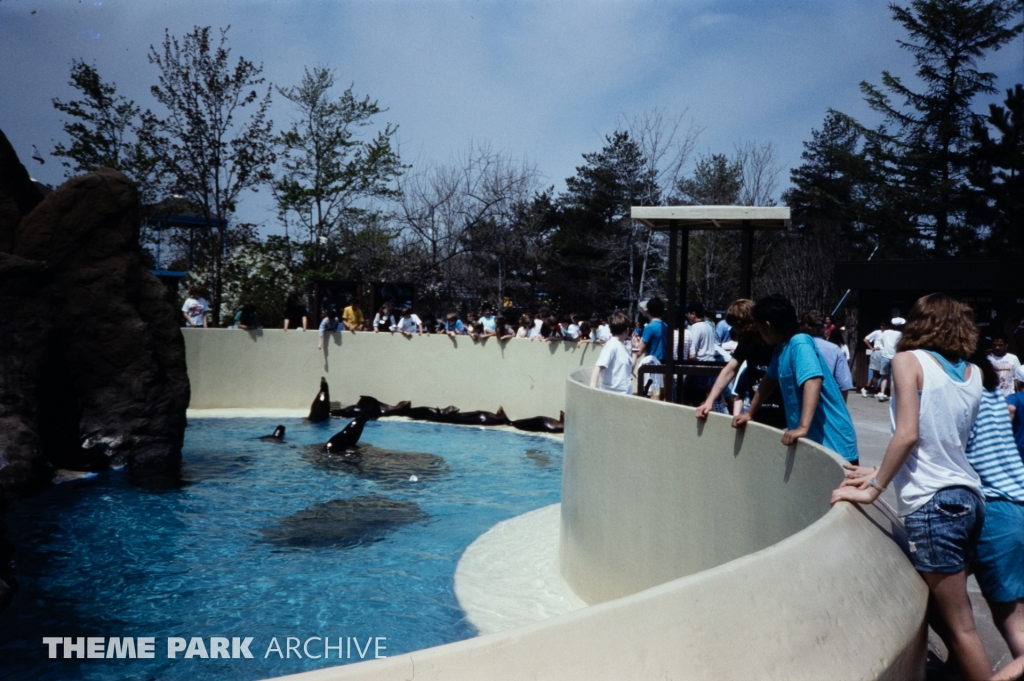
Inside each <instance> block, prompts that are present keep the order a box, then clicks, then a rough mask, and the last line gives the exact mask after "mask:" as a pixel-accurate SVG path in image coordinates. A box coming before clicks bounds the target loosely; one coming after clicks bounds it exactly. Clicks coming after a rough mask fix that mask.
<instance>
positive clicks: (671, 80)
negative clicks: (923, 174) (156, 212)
mask: <svg viewBox="0 0 1024 681" xmlns="http://www.w3.org/2000/svg"><path fill="white" fill-rule="evenodd" d="M207 25H208V26H213V27H224V26H228V25H230V27H231V28H230V31H229V32H228V38H229V45H230V47H231V50H232V57H233V59H236V58H237V57H239V56H244V57H245V58H247V59H249V60H251V61H254V62H256V63H262V65H263V69H264V72H263V73H264V76H265V77H266V78H267V80H268V81H269V82H271V83H273V84H275V85H280V86H285V87H287V86H290V85H294V84H297V83H298V82H299V80H300V79H301V77H302V73H303V68H304V67H314V66H327V67H330V68H332V69H334V70H335V71H336V82H337V83H338V85H339V86H340V87H339V88H338V94H340V93H341V90H342V89H343V88H344V87H345V86H347V85H349V84H352V85H353V86H354V92H355V93H356V94H357V95H369V96H370V97H371V99H375V100H377V102H378V103H379V104H380V106H382V107H385V108H387V109H388V111H387V112H386V113H384V114H382V115H381V116H380V117H378V119H377V120H378V121H379V123H380V125H379V126H378V127H383V124H384V123H385V122H390V123H392V124H395V125H397V126H398V140H399V142H400V150H401V154H402V159H403V161H404V162H406V163H411V164H412V165H413V166H414V168H422V167H425V166H426V165H428V164H430V163H432V162H447V161H449V160H453V159H455V158H457V157H459V156H460V155H463V156H464V155H465V153H466V150H467V148H468V147H469V146H470V145H471V144H487V145H490V147H491V148H493V149H496V150H500V151H503V152H505V153H507V154H509V155H511V156H513V157H515V158H517V159H520V160H526V161H527V162H529V163H531V164H534V165H536V166H537V168H538V169H539V170H540V172H541V173H542V174H543V179H544V183H545V184H547V185H554V186H555V187H556V190H558V189H561V188H563V187H564V180H565V178H566V177H570V176H572V175H574V174H575V168H576V167H577V166H579V165H581V164H582V163H583V159H582V155H583V154H585V153H590V152H594V151H598V150H600V149H601V147H602V146H603V145H604V138H605V136H606V135H610V134H611V133H612V132H614V131H615V130H616V129H617V128H618V127H621V124H622V121H623V120H624V119H629V118H632V117H634V116H637V115H641V114H644V113H645V112H651V111H654V110H660V111H661V112H662V113H663V114H664V115H665V116H666V117H668V118H671V117H675V116H682V117H683V119H682V120H683V128H684V129H686V130H690V129H694V130H701V132H700V135H699V137H698V139H697V143H696V154H695V155H694V157H693V158H692V161H695V160H696V158H697V157H698V156H699V155H700V154H710V153H733V152H734V151H735V149H736V147H737V146H738V145H742V144H746V143H754V144H758V145H760V144H765V143H768V142H770V143H772V144H773V145H774V146H775V148H776V152H777V160H778V162H779V164H780V166H781V167H782V173H781V175H780V178H779V180H780V182H779V190H780V191H781V190H782V189H784V188H785V187H786V186H788V177H789V172H788V171H789V169H790V168H792V167H795V166H797V165H799V164H800V153H801V152H802V151H803V142H804V141H806V140H808V139H810V136H811V130H812V129H815V128H820V127H821V123H822V120H823V119H824V116H825V113H826V111H827V110H828V109H829V108H834V109H838V110H840V111H843V112H845V113H848V114H851V115H853V116H854V117H856V118H858V119H859V120H862V121H864V122H872V121H873V122H877V120H875V119H874V118H873V114H872V112H870V111H869V110H867V108H866V106H865V105H864V103H863V101H862V99H861V94H860V91H859V88H858V84H859V83H860V82H861V81H864V80H867V81H869V82H872V83H878V82H880V80H881V73H882V71H883V70H889V71H891V72H892V73H894V74H896V75H900V76H903V77H904V78H905V79H906V80H909V81H911V82H912V81H913V60H912V57H911V55H910V54H909V53H908V52H907V51H906V50H902V49H900V48H899V46H898V45H897V42H896V41H897V39H899V38H902V37H905V36H904V35H903V33H902V30H901V27H900V26H899V25H898V24H897V23H896V22H894V21H893V20H892V18H891V14H890V11H889V9H888V0H790V1H776V0H674V1H668V0H634V1H630V2H626V1H622V0H589V1H588V2H577V1H575V0H573V1H569V0H547V1H546V2H522V1H518V0H505V1H501V2H498V1H475V0H420V1H418V2H414V1H412V0H374V1H372V2H371V1H365V0H201V1H195V0H176V1H175V2H157V1H156V0H0V130H3V132H4V133H5V134H6V135H7V137H8V139H9V140H10V141H11V143H12V144H13V145H14V148H15V150H16V151H17V153H18V154H19V156H20V157H21V159H22V162H23V163H24V164H25V165H26V166H27V167H29V171H30V172H31V173H32V174H33V176H34V177H35V178H36V179H38V180H40V181H42V182H45V183H47V184H51V185H57V184H59V183H60V182H61V181H63V179H64V169H63V167H62V166H61V165H60V159H58V158H56V157H52V156H51V155H50V153H51V151H52V149H53V146H54V144H55V143H56V142H59V141H64V142H65V143H66V142H67V140H66V138H65V137H64V136H63V132H62V128H61V114H60V113H59V112H58V111H56V110H55V109H54V108H53V106H52V100H53V99H54V98H58V99H62V100H64V101H67V100H70V99H74V98H76V92H75V91H74V90H73V89H72V88H71V87H69V86H68V84H67V81H68V79H69V72H70V67H71V63H72V60H73V59H81V60H84V61H86V62H88V63H91V64H94V65H95V66H96V68H97V69H98V71H99V74H100V76H101V78H103V80H104V81H106V82H108V83H109V82H113V83H116V85H117V89H118V92H119V93H120V94H123V95H125V96H127V97H128V98H130V99H134V100H135V101H136V103H138V104H140V105H141V106H142V107H143V109H145V108H154V109H156V105H155V103H154V102H153V100H152V98H151V97H150V95H149V87H150V85H152V84H153V83H155V82H156V80H157V70H156V67H155V66H154V65H151V64H150V63H149V62H148V59H147V54H148V53H149V49H150V45H157V46H159V45H160V43H161V42H162V40H163V37H164V30H165V29H167V30H169V31H170V33H171V35H174V36H179V37H180V36H183V35H184V34H185V33H187V32H189V31H190V30H192V28H193V27H194V26H207ZM983 67H984V68H985V69H987V70H990V71H993V72H995V73H996V74H997V75H998V76H999V78H998V82H997V86H998V88H999V90H1000V96H999V97H995V96H993V97H992V98H991V99H989V98H985V99H984V100H983V101H979V102H978V107H979V109H981V110H984V109H985V108H987V104H988V103H989V101H995V100H996V99H999V100H1001V99H1002V96H1001V95H1002V92H1003V91H1004V90H1005V89H1007V88H1009V87H1011V86H1012V85H1013V84H1014V83H1017V82H1022V81H1024V42H1022V40H1021V39H1019V38H1018V40H1017V41H1016V42H1015V43H1013V44H1012V45H1010V46H1007V47H1005V48H1004V49H1003V50H1002V51H1000V52H997V53H995V54H994V55H993V56H992V57H990V58H989V59H988V60H987V61H986V62H984V64H983ZM293 114H294V111H293V109H292V108H291V105H290V103H288V102H287V101H286V100H284V99H283V98H282V97H280V96H277V97H275V103H274V105H273V107H272V109H271V117H272V118H273V120H274V122H275V124H276V127H277V128H278V129H281V128H284V127H286V126H287V125H288V123H289V122H290V120H291V117H292V116H293ZM33 144H35V145H36V146H37V147H38V148H39V149H40V151H41V152H42V153H43V155H44V158H45V159H46V163H45V164H43V165H40V164H38V163H36V162H33V161H31V154H32V145H33ZM692 161H691V166H692ZM238 217H239V218H240V219H242V220H245V221H247V222H253V223H256V224H260V225H263V226H264V228H265V231H266V232H268V233H269V232H274V231H277V229H278V228H277V226H276V217H275V212H274V210H273V205H272V202H271V200H270V198H269V195H268V192H267V190H261V192H260V194H258V195H253V194H247V195H245V196H244V197H243V199H242V203H241V205H240V207H239V212H238Z"/></svg>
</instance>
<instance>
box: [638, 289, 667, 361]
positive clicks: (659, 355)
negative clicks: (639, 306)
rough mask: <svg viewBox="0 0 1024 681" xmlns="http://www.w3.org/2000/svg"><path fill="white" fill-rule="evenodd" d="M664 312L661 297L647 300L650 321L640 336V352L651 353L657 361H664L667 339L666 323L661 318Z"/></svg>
mask: <svg viewBox="0 0 1024 681" xmlns="http://www.w3.org/2000/svg"><path fill="white" fill-rule="evenodd" d="M664 313H665V304H664V303H662V302H661V298H651V299H650V300H649V301H647V314H648V315H649V316H650V318H651V321H649V322H647V324H646V325H645V326H644V333H643V336H641V337H640V354H643V355H652V356H653V357H654V358H655V359H656V360H658V361H659V362H662V363H664V362H665V347H666V345H667V341H668V324H666V323H665V322H663V321H662V320H661V315H663V314H664Z"/></svg>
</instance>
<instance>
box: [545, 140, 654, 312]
mask: <svg viewBox="0 0 1024 681" xmlns="http://www.w3.org/2000/svg"><path fill="white" fill-rule="evenodd" d="M605 141H606V142H607V144H606V145H605V146H604V148H602V149H601V151H599V152H593V153H589V154H584V155H583V159H584V161H586V164H585V165H582V166H579V167H577V168H576V175H575V176H574V177H570V178H567V179H566V181H565V184H566V191H565V193H564V194H562V195H561V196H560V197H559V198H558V201H557V205H556V212H555V214H554V215H553V216H552V221H553V223H554V229H553V231H552V235H551V238H550V249H549V253H548V266H547V267H546V270H547V286H548V291H549V292H550V294H551V297H552V300H554V301H555V302H556V304H557V305H558V306H559V307H560V308H561V309H566V310H577V311H583V310H587V311H588V312H589V311H590V310H596V309H604V308H607V307H608V306H609V305H614V304H616V303H618V302H619V301H620V300H622V299H626V300H629V301H630V305H632V304H633V303H634V302H635V299H636V298H637V297H639V296H640V295H642V294H643V292H642V291H639V290H638V289H639V283H640V274H641V272H642V271H643V269H644V267H645V265H646V262H645V258H646V257H647V256H649V255H650V249H649V244H650V230H648V229H647V228H646V227H644V226H643V225H641V224H640V223H638V222H635V221H633V220H631V219H630V217H629V212H630V207H631V206H651V205H658V203H659V202H660V200H661V190H660V187H659V186H658V183H657V175H656V172H655V171H654V170H653V169H652V167H651V166H650V164H648V163H647V162H646V159H645V157H644V154H643V152H642V150H641V149H640V147H639V146H638V145H637V144H636V143H635V142H634V141H633V140H632V139H631V137H630V135H629V133H628V132H626V131H621V130H620V131H616V132H615V133H614V134H612V135H609V136H607V137H606V138H605Z"/></svg>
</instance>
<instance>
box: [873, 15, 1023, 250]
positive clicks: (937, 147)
mask: <svg viewBox="0 0 1024 681" xmlns="http://www.w3.org/2000/svg"><path fill="white" fill-rule="evenodd" d="M1019 5H1020V3H1019V1H1018V0H988V1H984V2H983V1H981V0H912V1H911V2H910V5H909V6H908V7H900V6H897V5H891V6H890V9H891V10H892V14H893V18H894V19H895V20H896V21H898V22H899V23H900V24H902V25H903V27H904V28H905V29H906V31H907V33H908V35H909V40H907V41H902V40H901V41H899V44H900V46H901V47H903V48H905V49H907V50H909V51H910V52H911V53H912V54H913V55H914V61H915V64H916V70H915V71H916V75H917V77H918V79H919V80H920V81H921V83H922V86H923V91H920V92H919V91H915V90H914V89H912V87H911V86H910V85H907V84H905V83H904V82H903V80H902V79H900V78H899V77H897V76H894V75H892V74H891V73H890V72H888V71H883V72H882V86H881V87H878V86H875V85H872V84H870V83H867V82H863V83H861V90H862V92H863V93H864V97H865V101H866V102H867V104H868V106H870V107H871V108H872V109H873V110H875V111H877V112H879V113H880V114H882V115H883V116H884V118H885V124H884V125H883V126H882V127H881V128H879V129H878V130H875V131H866V132H867V134H868V136H869V138H870V139H869V140H868V147H867V151H868V158H869V159H871V160H872V161H873V163H874V169H875V172H876V177H877V180H878V182H877V185H876V186H877V187H879V188H885V187H886V186H888V187H890V188H896V189H898V191H899V196H898V197H896V200H897V201H898V202H899V203H901V204H903V205H906V206H909V207H910V209H911V215H910V217H911V219H912V221H913V225H914V228H915V231H916V236H917V237H918V238H919V239H920V240H921V241H922V242H924V243H927V244H928V245H929V246H930V250H931V252H932V253H933V254H935V255H939V256H943V255H952V254H954V253H956V252H957V249H958V247H959V245H960V244H964V243H968V242H970V241H972V240H973V234H971V229H972V226H971V224H970V223H969V220H968V210H969V204H970V200H971V199H970V196H969V195H970V192H969V190H968V188H967V182H966V173H967V167H968V150H969V147H970V142H971V130H972V128H973V127H974V125H975V123H976V121H977V119H978V115H977V114H975V113H974V111H973V110H972V108H971V105H972V102H973V100H974V98H975V96H977V95H978V94H988V93H993V92H995V87H994V83H995V74H993V73H988V72H984V71H980V70H979V69H978V62H979V61H981V60H982V59H984V57H985V55H986V54H987V53H988V52H990V51H994V50H998V49H1000V48H1001V47H1002V46H1003V45H1005V44H1006V43H1008V42H1009V41H1011V40H1013V39H1014V38H1015V37H1016V36H1017V35H1019V34H1020V32H1021V30H1022V28H1024V24H1021V23H1020V22H1017V23H1014V24H1012V25H1011V22H1013V21H1016V16H1017V14H1018V13H1019V11H1020V9H1019ZM894 98H895V99H896V100H898V103H894V102H893V99H894Z"/></svg>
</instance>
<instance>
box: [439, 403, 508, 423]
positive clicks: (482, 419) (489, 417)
mask: <svg viewBox="0 0 1024 681" xmlns="http://www.w3.org/2000/svg"><path fill="white" fill-rule="evenodd" d="M439 420H441V421H442V422H443V423H458V424H461V425H465V426H507V425H508V424H509V420H508V416H506V415H505V410H504V409H503V408H502V407H498V411H497V413H492V412H489V411H467V412H455V413H452V414H446V415H443V416H442V417H441V418H440V419H439Z"/></svg>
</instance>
